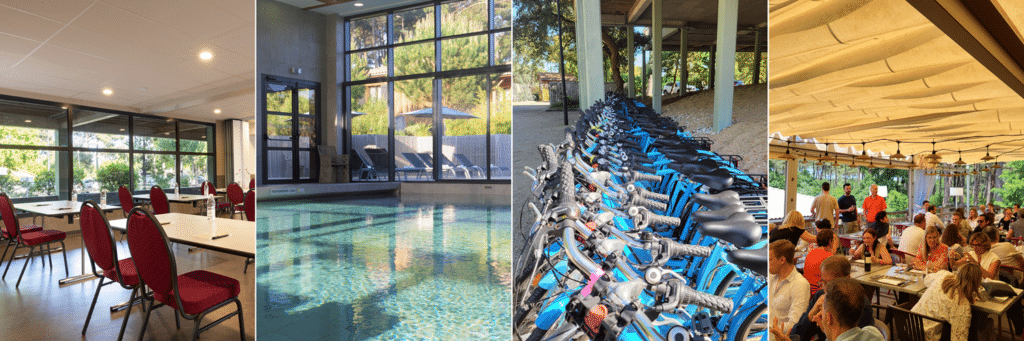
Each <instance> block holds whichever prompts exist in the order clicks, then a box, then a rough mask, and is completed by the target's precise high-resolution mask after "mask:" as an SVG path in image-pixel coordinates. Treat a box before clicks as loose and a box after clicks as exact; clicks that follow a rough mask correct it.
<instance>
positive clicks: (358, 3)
mask: <svg viewBox="0 0 1024 341" xmlns="http://www.w3.org/2000/svg"><path fill="white" fill-rule="evenodd" d="M353 5H356V7H363V3H362V2H357V3H354V4H353Z"/></svg>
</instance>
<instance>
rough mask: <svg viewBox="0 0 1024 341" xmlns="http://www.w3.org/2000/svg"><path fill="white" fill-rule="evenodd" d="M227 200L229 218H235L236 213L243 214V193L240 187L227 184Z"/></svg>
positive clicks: (234, 183)
mask: <svg viewBox="0 0 1024 341" xmlns="http://www.w3.org/2000/svg"><path fill="white" fill-rule="evenodd" d="M228 200H229V201H231V218H232V219H234V218H235V213H236V212H244V211H245V207H244V205H243V203H244V202H245V193H244V192H242V186H240V185H238V183H237V182H232V183H230V184H228Z"/></svg>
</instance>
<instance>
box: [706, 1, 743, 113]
mask: <svg viewBox="0 0 1024 341" xmlns="http://www.w3.org/2000/svg"><path fill="white" fill-rule="evenodd" d="M738 7H739V0H718V28H717V31H718V36H717V38H716V39H717V40H718V43H717V44H716V45H718V53H717V55H715V59H716V60H715V67H716V68H720V69H721V70H718V71H717V72H715V110H714V118H713V119H712V121H713V124H712V126H711V128H712V129H713V130H714V131H715V132H719V131H722V130H723V129H725V128H726V127H728V126H730V125H732V95H733V90H734V89H733V83H734V82H735V81H736V18H737V16H738V15H739V8H738Z"/></svg>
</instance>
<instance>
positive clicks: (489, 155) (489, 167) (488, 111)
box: [484, 6, 494, 180]
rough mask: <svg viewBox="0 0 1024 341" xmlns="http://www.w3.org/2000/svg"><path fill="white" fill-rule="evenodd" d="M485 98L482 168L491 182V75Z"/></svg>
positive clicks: (492, 55) (492, 7) (488, 77)
mask: <svg viewBox="0 0 1024 341" xmlns="http://www.w3.org/2000/svg"><path fill="white" fill-rule="evenodd" d="M491 10H492V11H493V10H494V6H491ZM491 57H492V58H493V57H494V54H491ZM486 96H487V140H486V143H485V144H486V145H487V147H486V148H487V151H485V152H484V155H486V156H487V159H486V160H485V161H484V167H486V168H487V180H491V160H492V159H491V75H487V95H486Z"/></svg>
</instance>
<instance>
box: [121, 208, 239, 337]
mask: <svg viewBox="0 0 1024 341" xmlns="http://www.w3.org/2000/svg"><path fill="white" fill-rule="evenodd" d="M128 249H129V250H130V251H131V253H132V259H134V260H135V267H136V269H138V272H139V277H140V279H141V283H142V285H144V286H148V287H149V288H150V289H151V290H152V291H153V297H152V299H149V298H148V297H145V295H144V296H143V297H145V298H144V299H143V303H142V304H143V310H145V311H146V321H145V322H143V324H142V331H141V332H140V333H139V340H142V337H143V336H145V334H146V325H148V324H149V314H150V313H152V312H153V308H154V306H155V305H156V302H155V301H160V302H161V303H163V304H165V305H167V306H169V307H171V308H173V309H174V310H176V311H177V312H178V313H181V315H182V316H183V317H185V319H188V320H194V321H195V330H194V331H193V334H192V339H193V340H196V339H198V338H199V333H200V332H201V331H203V330H206V329H208V328H210V327H212V326H214V325H216V324H219V323H221V322H223V321H225V320H227V319H228V318H230V317H231V316H234V315H238V330H239V337H240V339H241V340H243V341H244V340H245V325H244V322H243V318H242V302H241V301H239V300H238V293H239V291H241V286H240V285H239V283H238V280H235V279H233V278H230V277H226V276H222V275H219V274H215V273H212V272H209V271H204V270H196V271H192V272H189V273H185V274H182V275H178V266H177V263H176V261H175V259H174V254H173V253H171V248H170V246H169V245H168V240H167V233H165V232H164V228H163V226H162V225H160V223H159V222H157V220H156V217H154V216H153V215H152V214H150V213H149V212H146V211H145V210H140V209H137V208H136V209H133V210H132V211H131V213H129V214H128ZM146 301H149V306H148V308H147V307H146ZM229 303H235V305H236V306H237V310H236V311H234V312H232V313H231V314H228V315H227V316H225V317H222V318H220V319H218V320H216V321H214V322H213V323H211V324H209V325H207V326H205V327H200V326H199V324H200V322H201V321H202V320H203V317H204V316H206V314H207V313H209V312H211V311H214V310H217V309H219V308H221V307H224V306H225V305H228V304H229ZM175 321H177V314H175Z"/></svg>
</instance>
